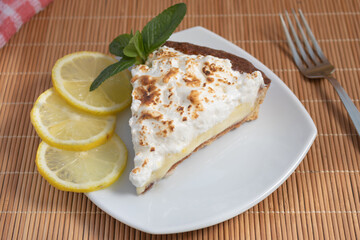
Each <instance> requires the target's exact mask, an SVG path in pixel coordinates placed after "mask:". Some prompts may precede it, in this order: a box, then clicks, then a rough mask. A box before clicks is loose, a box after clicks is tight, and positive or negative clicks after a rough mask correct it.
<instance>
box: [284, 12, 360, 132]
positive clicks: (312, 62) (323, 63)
mask: <svg viewBox="0 0 360 240" xmlns="http://www.w3.org/2000/svg"><path fill="white" fill-rule="evenodd" d="M292 11H293V14H294V17H295V22H296V25H297V27H298V29H299V31H300V35H301V38H302V41H303V44H304V45H305V47H306V50H305V49H304V47H303V44H302V43H301V41H300V39H299V37H298V35H297V33H296V31H295V28H294V26H293V25H292V23H291V20H290V17H289V14H288V12H287V11H285V16H286V18H287V21H288V23H289V28H290V30H291V33H292V35H293V37H294V39H295V43H296V46H297V48H298V50H299V52H300V55H301V58H300V56H299V53H298V51H297V50H296V47H295V45H294V42H293V40H292V38H291V36H290V33H289V31H288V29H287V27H286V24H285V21H284V19H283V17H282V15H281V14H280V18H281V22H282V25H283V28H284V31H285V34H286V38H287V41H288V44H289V46H290V49H291V52H292V55H293V58H294V61H295V64H296V66H297V67H298V68H299V70H300V72H301V73H302V74H303V75H304V76H305V77H307V78H314V79H319V78H326V79H328V80H329V81H330V83H331V84H332V86H333V87H334V88H335V90H336V92H337V93H338V95H339V97H340V99H341V101H342V103H343V104H344V106H345V108H346V110H347V111H348V113H349V115H350V118H351V120H352V121H353V123H354V125H355V128H356V131H357V133H358V135H360V113H359V111H358V109H357V108H356V107H355V105H354V103H353V102H352V101H351V99H350V97H349V96H348V95H347V93H346V92H345V90H344V89H343V88H342V87H341V85H340V83H339V82H338V81H337V80H336V79H335V78H334V77H332V76H331V74H332V73H333V72H334V71H335V67H334V66H333V65H331V63H330V62H329V60H327V58H326V57H325V56H324V54H323V52H322V50H321V48H320V46H319V44H318V43H317V41H316V39H315V37H314V34H313V33H312V31H311V29H310V27H309V24H308V23H307V21H306V19H305V17H304V14H303V13H302V11H301V10H300V9H299V15H300V18H301V20H302V23H303V25H304V26H305V29H306V32H307V34H308V36H309V37H310V39H311V42H312V45H313V47H314V48H315V50H316V53H317V56H316V55H315V53H314V50H313V48H312V46H311V45H310V43H309V41H308V39H307V37H306V35H305V32H304V30H303V28H302V26H301V24H300V21H299V19H298V17H297V15H296V13H295V11H294V10H292Z"/></svg>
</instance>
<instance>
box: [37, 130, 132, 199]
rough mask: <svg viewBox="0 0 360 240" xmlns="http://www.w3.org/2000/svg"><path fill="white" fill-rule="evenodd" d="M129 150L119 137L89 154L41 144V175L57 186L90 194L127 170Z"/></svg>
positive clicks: (39, 167) (39, 157)
mask: <svg viewBox="0 0 360 240" xmlns="http://www.w3.org/2000/svg"><path fill="white" fill-rule="evenodd" d="M126 163H127V149H126V146H125V144H124V143H123V142H122V141H121V139H120V137H118V136H117V135H116V134H115V135H114V136H113V137H112V138H111V139H110V140H109V141H107V142H106V143H105V144H103V145H100V146H98V147H96V148H93V149H91V150H88V151H67V150H62V149H58V148H55V147H52V146H50V145H48V144H46V143H45V142H41V143H40V145H39V148H38V151H37V155H36V166H37V168H38V170H39V172H40V174H41V175H42V176H43V177H44V178H45V179H46V180H47V181H48V182H49V183H50V184H51V185H53V186H54V187H56V188H58V189H60V190H64V191H72V192H90V191H95V190H99V189H102V188H105V187H107V186H110V185H111V184H112V183H114V182H115V181H116V180H117V179H118V178H119V176H120V175H121V173H122V172H123V171H124V169H125V167H126Z"/></svg>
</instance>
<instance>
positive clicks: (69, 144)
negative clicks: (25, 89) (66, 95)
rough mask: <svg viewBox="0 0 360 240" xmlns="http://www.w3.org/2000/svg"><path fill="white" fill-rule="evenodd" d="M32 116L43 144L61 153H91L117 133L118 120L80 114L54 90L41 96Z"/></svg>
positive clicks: (32, 111)
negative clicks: (64, 150)
mask: <svg viewBox="0 0 360 240" xmlns="http://www.w3.org/2000/svg"><path fill="white" fill-rule="evenodd" d="M30 115H31V122H32V124H33V125H34V127H35V130H36V132H37V133H38V134H39V136H40V137H41V138H42V140H43V141H45V142H47V143H48V144H50V145H51V146H54V147H58V148H61V149H67V150H77V151H79V150H88V149H91V148H93V147H96V146H99V145H101V144H102V143H104V142H105V141H106V140H107V139H108V138H110V137H111V136H112V134H113V133H114V130H115V121H116V117H115V116H112V115H110V116H96V115H92V114H89V113H87V112H83V111H81V110H78V109H76V108H74V107H72V106H70V105H69V104H67V102H66V101H65V100H64V99H63V98H61V97H60V96H59V94H57V93H56V92H55V91H54V90H53V89H49V90H46V91H45V92H44V93H43V94H41V95H40V96H39V98H38V99H37V100H36V102H35V104H34V107H33V109H32V110H31V114H30Z"/></svg>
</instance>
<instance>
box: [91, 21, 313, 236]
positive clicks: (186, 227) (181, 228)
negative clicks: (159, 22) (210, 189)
mask: <svg viewBox="0 0 360 240" xmlns="http://www.w3.org/2000/svg"><path fill="white" fill-rule="evenodd" d="M194 30H196V31H202V32H205V33H206V34H209V35H211V36H212V37H214V38H216V39H217V40H220V41H225V42H226V43H227V44H228V45H230V46H231V47H234V48H237V49H238V50H239V51H241V52H242V53H243V54H244V55H246V57H244V58H245V59H246V60H248V61H249V62H251V63H252V64H254V66H255V67H256V68H258V69H260V70H263V69H266V72H269V73H270V74H267V77H268V78H269V79H271V80H272V81H273V80H275V81H276V83H277V84H279V86H280V87H281V88H282V89H285V90H286V91H287V93H288V95H289V97H291V98H292V100H293V102H294V103H295V104H296V105H297V109H299V110H301V111H302V115H303V116H304V117H305V118H306V121H307V123H308V124H309V127H310V130H311V133H310V134H309V136H308V138H307V142H306V144H304V146H303V148H304V149H303V151H302V152H301V155H300V156H298V157H297V160H296V162H294V164H292V165H291V167H290V168H289V170H288V171H287V172H286V173H284V174H283V175H282V177H281V178H280V179H279V180H278V181H277V182H276V183H274V184H272V186H271V187H269V188H268V189H267V190H266V191H265V192H263V193H262V194H261V195H259V196H258V197H257V198H256V199H254V200H253V201H252V202H249V203H248V204H247V205H246V206H244V205H243V206H240V207H237V208H233V209H232V210H229V211H226V212H223V213H222V214H221V215H218V216H217V217H216V218H214V217H213V218H211V219H210V220H207V219H206V220H204V221H202V222H201V223H195V224H194V223H187V224H182V225H176V226H174V227H168V226H167V227H166V228H165V229H163V228H161V227H157V228H156V229H154V227H153V226H150V227H148V226H143V225H138V224H137V223H134V222H130V221H128V220H127V219H126V218H121V219H120V218H119V217H118V216H115V214H112V212H111V211H110V210H109V211H108V209H107V208H106V207H105V206H103V204H102V203H101V202H100V201H98V199H97V198H94V197H92V194H91V193H86V196H87V197H88V198H89V199H90V201H91V202H93V203H94V204H95V205H96V206H97V207H99V208H100V209H101V210H103V211H104V212H106V213H107V214H109V215H110V216H111V217H113V218H115V219H116V220H118V221H120V222H122V223H124V224H126V225H128V226H130V227H133V228H135V229H138V230H140V231H143V232H146V233H150V234H171V233H181V232H189V231H194V230H197V229H202V228H205V227H209V226H213V225H215V224H218V223H221V222H223V221H226V220H228V219H230V218H233V217H235V216H237V215H239V214H241V213H243V212H245V211H246V210H248V209H250V208H251V207H253V206H255V205H256V204H258V203H259V202H261V201H262V200H264V199H265V198H266V197H268V196H269V195H270V194H271V193H273V192H274V191H275V190H276V189H277V188H279V186H281V185H282V184H283V183H284V182H285V181H286V180H287V179H288V177H289V176H290V175H291V174H292V173H293V172H294V171H295V169H296V168H297V167H298V166H299V164H300V163H301V162H302V161H303V159H304V157H305V156H306V154H307V153H308V151H309V149H310V147H311V146H312V144H313V142H314V140H315V138H316V136H317V128H316V126H315V124H314V121H313V120H312V118H311V116H310V114H309V113H308V112H307V110H306V109H305V107H304V106H303V105H302V103H301V102H300V100H299V99H298V98H297V97H296V95H295V94H294V93H293V92H292V91H291V89H290V88H289V87H288V86H287V85H286V84H285V83H284V82H283V81H282V80H281V79H280V78H279V77H278V76H277V75H276V74H275V73H274V72H273V71H272V70H271V69H270V68H268V67H267V66H265V65H264V64H263V63H262V62H260V61H259V60H258V59H256V58H255V57H254V56H252V55H251V54H249V53H248V52H246V51H245V50H244V49H242V48H241V47H239V46H237V45H235V44H234V43H232V42H230V41H229V40H227V39H225V38H223V37H221V36H219V35H217V34H216V33H214V32H212V31H210V30H208V29H206V28H204V27H202V26H195V27H191V28H187V29H184V30H182V31H179V32H176V33H181V32H187V31H194ZM176 33H174V34H176ZM235 55H236V54H235ZM270 88H271V87H270ZM128 161H129V160H128Z"/></svg>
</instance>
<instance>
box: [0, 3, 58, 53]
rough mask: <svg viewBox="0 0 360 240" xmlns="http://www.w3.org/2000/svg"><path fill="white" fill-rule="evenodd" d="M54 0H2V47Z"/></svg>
mask: <svg viewBox="0 0 360 240" xmlns="http://www.w3.org/2000/svg"><path fill="white" fill-rule="evenodd" d="M52 1H53V0H0V48H2V47H3V46H4V45H5V44H6V43H7V42H8V41H9V39H10V38H11V37H12V36H13V35H14V34H15V33H16V32H17V31H18V30H19V29H20V27H21V26H22V25H23V24H24V23H26V22H27V21H29V20H30V18H31V17H32V16H34V15H35V14H37V13H38V12H40V11H41V10H43V9H44V8H45V7H46V6H47V5H48V4H49V3H50V2H52Z"/></svg>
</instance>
